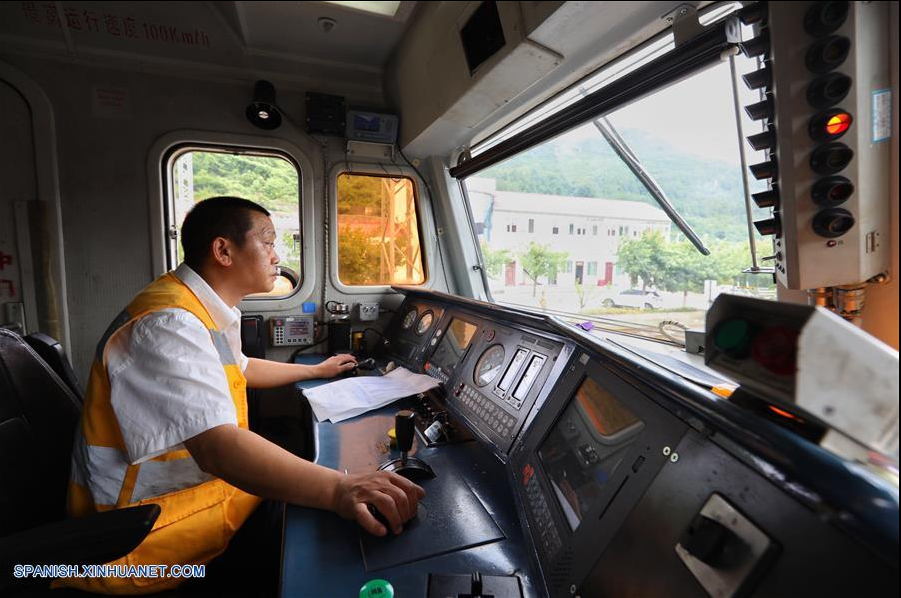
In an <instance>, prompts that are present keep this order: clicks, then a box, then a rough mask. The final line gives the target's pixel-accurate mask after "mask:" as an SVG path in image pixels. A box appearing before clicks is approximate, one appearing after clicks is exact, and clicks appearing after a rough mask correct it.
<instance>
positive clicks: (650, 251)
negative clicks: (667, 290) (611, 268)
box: [616, 231, 667, 289]
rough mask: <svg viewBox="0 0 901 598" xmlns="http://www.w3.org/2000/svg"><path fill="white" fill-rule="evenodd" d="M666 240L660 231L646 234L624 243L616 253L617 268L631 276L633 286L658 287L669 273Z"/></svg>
mask: <svg viewBox="0 0 901 598" xmlns="http://www.w3.org/2000/svg"><path fill="white" fill-rule="evenodd" d="M666 246H667V242H666V239H664V238H663V235H662V234H661V233H660V232H659V231H653V232H645V233H643V234H642V235H641V237H639V238H638V239H629V240H626V241H623V243H622V244H621V245H620V246H619V250H618V251H617V253H616V267H617V268H619V269H620V271H622V272H625V273H626V274H628V275H629V279H630V280H631V282H632V286H633V287H636V286H638V280H639V279H641V288H642V289H647V287H648V286H652V287H658V286H659V285H660V278H661V276H663V275H664V274H665V273H666V272H667V266H666V263H665V259H664V250H665V248H666Z"/></svg>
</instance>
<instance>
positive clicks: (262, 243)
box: [234, 212, 279, 295]
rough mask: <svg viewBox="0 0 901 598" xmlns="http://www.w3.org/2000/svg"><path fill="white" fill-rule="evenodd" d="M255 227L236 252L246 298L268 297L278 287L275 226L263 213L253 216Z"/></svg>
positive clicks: (248, 232)
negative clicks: (263, 295)
mask: <svg viewBox="0 0 901 598" xmlns="http://www.w3.org/2000/svg"><path fill="white" fill-rule="evenodd" d="M250 215H251V221H252V222H253V226H252V227H251V229H250V230H249V231H247V235H246V236H245V237H244V245H243V246H241V247H236V249H235V254H234V258H235V265H236V266H237V268H236V269H235V275H236V282H239V284H240V285H241V288H242V290H243V291H244V294H245V295H249V294H251V293H267V292H269V291H271V290H272V288H273V287H274V286H275V279H276V278H278V274H277V270H276V267H275V266H276V264H278V262H279V258H278V254H276V253H275V226H274V225H273V224H272V220H271V219H270V218H269V216H266V215H265V214H263V213H261V212H251V213H250Z"/></svg>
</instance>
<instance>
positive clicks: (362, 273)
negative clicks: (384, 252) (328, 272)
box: [338, 227, 380, 285]
mask: <svg viewBox="0 0 901 598" xmlns="http://www.w3.org/2000/svg"><path fill="white" fill-rule="evenodd" d="M379 251H380V248H379V244H378V243H374V242H373V241H372V239H371V238H370V237H369V236H367V235H366V233H365V232H363V231H361V230H358V229H355V228H353V227H342V228H341V229H340V230H339V231H338V255H339V256H340V257H341V259H339V260H338V278H339V279H340V280H341V282H343V283H344V284H347V285H367V284H378V282H379V280H378V277H379Z"/></svg>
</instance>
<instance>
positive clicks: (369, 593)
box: [360, 579, 394, 598]
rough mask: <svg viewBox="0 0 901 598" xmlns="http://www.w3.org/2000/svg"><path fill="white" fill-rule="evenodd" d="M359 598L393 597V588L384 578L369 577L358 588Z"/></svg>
mask: <svg viewBox="0 0 901 598" xmlns="http://www.w3.org/2000/svg"><path fill="white" fill-rule="evenodd" d="M360 598H394V588H393V587H392V586H391V584H390V583H388V582H387V581H385V580H384V579H370V580H369V581H367V582H366V585H364V586H363V587H362V588H360Z"/></svg>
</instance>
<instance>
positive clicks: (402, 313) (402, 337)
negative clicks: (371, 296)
mask: <svg viewBox="0 0 901 598" xmlns="http://www.w3.org/2000/svg"><path fill="white" fill-rule="evenodd" d="M443 315H444V308H443V307H440V306H438V305H434V304H430V303H426V302H419V301H409V300H408V301H404V303H403V304H402V305H401V306H400V309H399V310H398V312H397V315H396V316H395V318H394V319H393V320H392V322H391V324H390V325H389V327H388V332H387V334H386V338H387V339H388V345H387V353H388V355H389V356H390V357H391V358H393V359H395V360H396V361H399V362H400V363H401V364H403V365H404V366H406V367H407V368H409V369H410V370H411V371H414V372H422V371H423V355H424V353H425V352H426V349H427V348H428V347H430V346H434V345H435V344H437V340H435V341H434V343H432V344H431V345H430V344H429V343H430V342H432V340H433V339H434V338H435V337H434V332H435V329H436V328H437V324H438V322H439V321H440V320H441V317H442V316H443Z"/></svg>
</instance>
